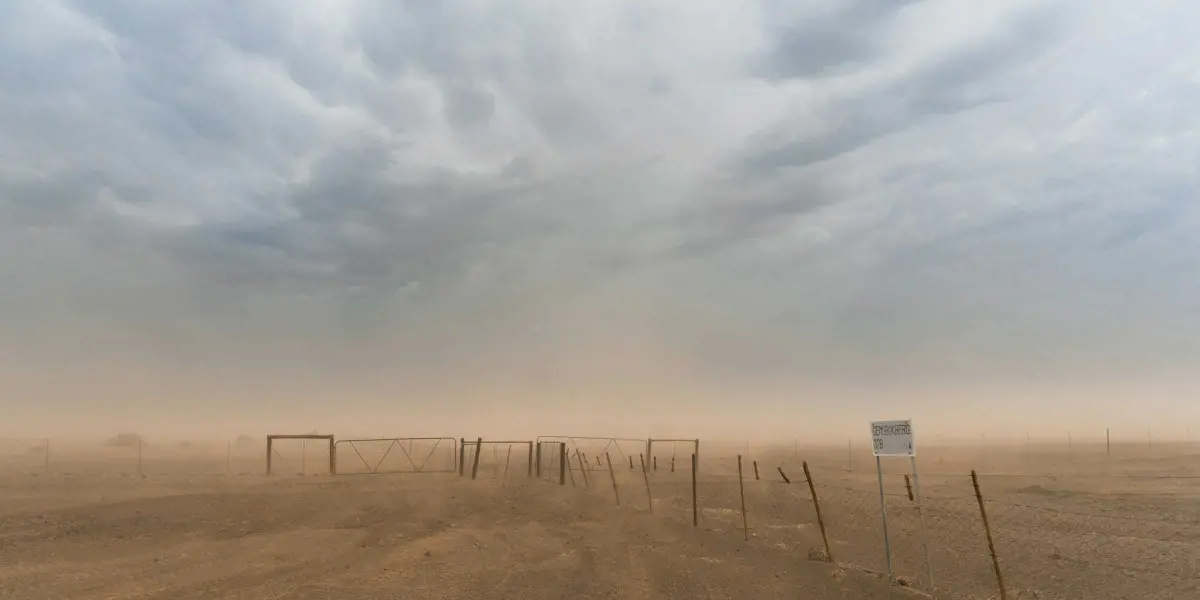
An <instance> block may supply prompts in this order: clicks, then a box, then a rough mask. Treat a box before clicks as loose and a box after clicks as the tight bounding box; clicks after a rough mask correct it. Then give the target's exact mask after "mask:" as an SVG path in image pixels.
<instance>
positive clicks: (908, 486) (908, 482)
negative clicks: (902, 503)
mask: <svg viewBox="0 0 1200 600" xmlns="http://www.w3.org/2000/svg"><path fill="white" fill-rule="evenodd" d="M904 489H906V490H908V501H909V502H912V501H913V491H912V479H910V478H909V476H908V475H905V476H904Z"/></svg>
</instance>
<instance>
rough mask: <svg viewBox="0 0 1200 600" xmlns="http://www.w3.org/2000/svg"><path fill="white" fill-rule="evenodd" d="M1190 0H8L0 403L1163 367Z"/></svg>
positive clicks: (1186, 126)
mask: <svg viewBox="0 0 1200 600" xmlns="http://www.w3.org/2000/svg"><path fill="white" fill-rule="evenodd" d="M1193 4H1194V3H1188V2H1169V1H1165V0H1164V1H1161V2H1151V3H1148V4H1144V5H1139V6H1138V7H1137V8H1136V9H1133V8H1131V7H1129V6H1125V5H1120V4H1114V3H1106V2H1082V1H1067V0H1063V1H1055V2H1022V1H1012V2H1001V3H988V4H986V5H976V4H970V3H963V2H952V1H946V0H911V1H905V2H881V1H876V0H853V1H836V2H835V1H821V0H814V1H808V2H779V1H776V0H762V1H761V2H740V3H739V2H709V1H702V2H668V1H662V2H644V1H643V2H586V1H582V2H569V3H551V4H550V5H546V4H544V3H536V2H488V1H464V2H417V1H413V2H383V1H380V2H371V1H362V2H304V3H296V2H285V1H270V0H269V1H263V2H253V3H187V2H172V3H162V2H145V1H141V0H120V1H111V0H104V1H101V0H46V1H40V2H32V1H29V2H25V1H17V2H9V3H4V4H3V5H2V6H0V283H2V285H3V289H4V293H3V294H0V335H3V339H4V342H2V343H0V360H3V363H4V366H3V367H0V371H2V372H4V373H7V375H8V377H9V381H11V382H14V383H12V384H11V385H12V386H13V387H12V389H11V390H9V393H6V394H4V397H5V398H6V400H3V401H0V406H5V403H7V409H8V412H9V413H10V414H17V415H19V416H21V418H15V419H14V420H13V421H12V422H13V423H15V424H14V425H13V427H43V426H46V425H45V424H46V423H49V422H51V421H50V419H51V417H49V416H47V415H48V414H50V413H51V412H53V411H55V410H59V411H61V410H66V409H68V408H69V407H75V406H84V405H87V401H85V400H81V399H80V398H79V396H80V393H79V392H80V389H86V388H89V387H91V388H98V389H106V390H110V392H111V394H110V396H109V397H108V398H109V399H108V400H105V402H108V404H107V406H110V407H115V408H112V410H113V411H115V413H114V414H115V415H116V416H114V417H113V422H114V423H122V422H124V421H122V420H123V419H126V420H127V419H129V418H132V417H130V415H131V414H134V413H135V412H138V413H139V414H154V410H160V411H165V410H167V409H165V408H162V407H163V406H167V407H169V408H170V411H167V412H170V414H177V413H178V412H179V411H184V412H185V413H186V412H187V411H188V410H198V409H197V408H196V406H198V403H200V402H201V400H200V397H201V396H203V397H205V398H207V399H208V400H205V401H207V402H216V403H218V404H221V403H224V404H222V406H224V407H225V408H227V409H229V410H233V407H235V406H239V405H242V404H243V403H245V402H249V400H247V398H249V397H250V396H248V395H246V394H250V392H245V393H243V390H248V389H252V390H257V391H256V392H254V393H253V394H251V395H253V396H254V397H255V398H258V400H256V401H257V402H263V403H267V404H269V405H270V406H282V405H287V404H289V403H292V404H295V405H298V406H301V407H302V408H301V409H298V410H300V412H301V413H303V414H305V415H308V416H306V417H304V418H309V416H312V415H314V414H316V412H315V411H317V410H318V409H317V407H318V406H319V403H317V402H316V401H315V400H313V398H312V396H311V395H309V396H305V395H304V394H300V393H298V392H297V391H296V389H293V388H291V387H288V386H287V385H284V384H283V383H280V382H290V383H289V385H290V384H294V385H295V387H296V388H297V389H306V390H319V392H314V393H315V394H317V395H320V394H325V395H334V394H336V395H338V396H341V397H345V398H346V399H345V403H346V406H348V407H349V408H348V410H367V407H377V406H378V405H379V402H381V400H380V399H381V398H390V397H401V396H402V397H410V398H411V397H417V396H420V397H438V398H441V399H442V400H440V401H439V402H441V403H442V405H444V406H451V407H453V406H467V405H470V406H475V407H478V406H481V405H482V406H488V407H492V408H489V410H498V409H496V408H495V407H507V408H511V409H512V410H513V411H518V412H519V411H537V410H539V409H540V408H541V407H545V406H548V405H561V403H562V402H568V403H570V402H578V404H577V405H575V408H574V409H573V410H576V411H577V414H578V415H580V417H579V418H580V419H585V418H595V416H594V415H592V416H588V415H590V414H591V413H589V412H588V410H589V409H588V408H587V403H588V402H590V401H593V400H600V399H605V398H607V399H612V398H620V400H619V401H617V402H618V403H620V402H625V403H628V405H629V406H637V405H638V404H639V402H642V401H644V399H645V398H651V397H657V398H663V399H664V400H663V402H664V406H667V405H670V406H673V407H674V408H672V409H671V410H679V409H678V406H679V402H682V400H680V398H685V397H687V398H693V399H694V402H696V403H698V404H697V405H698V406H706V407H708V410H721V409H720V408H719V407H720V406H722V405H721V404H720V403H721V402H722V401H723V400H722V399H724V398H728V397H729V396H730V395H731V394H736V395H739V396H742V397H743V400H744V401H745V402H747V403H749V404H750V405H751V406H757V407H759V408H761V409H762V410H767V409H768V408H770V407H777V406H779V405H780V404H781V403H784V404H786V403H787V402H788V401H787V400H786V399H787V398H792V397H795V398H800V397H807V398H810V399H811V402H815V403H817V404H820V405H822V406H824V405H826V404H828V402H827V401H826V400H820V399H822V398H823V399H828V398H831V397H836V396H837V395H838V394H845V397H854V398H858V399H859V400H856V401H855V402H852V403H850V405H849V406H850V408H848V409H847V410H848V411H850V413H851V414H854V415H856V416H855V418H857V415H858V414H859V413H856V412H854V411H859V412H860V413H862V414H866V413H869V412H871V411H872V410H874V408H875V406H876V404H875V402H876V401H874V400H871V399H870V397H872V396H875V395H879V394H884V393H895V394H898V395H901V396H905V397H914V398H916V397H931V398H932V397H938V398H945V397H953V396H956V395H961V394H964V393H967V392H966V391H965V390H970V389H972V386H975V387H976V388H994V389H1004V390H1007V392H1006V393H1010V392H1011V393H1012V394H1015V395H1016V396H1018V397H1021V398H1025V399H1030V398H1036V397H1038V396H1039V395H1040V394H1050V393H1052V394H1056V395H1058V396H1061V397H1063V398H1068V399H1071V398H1073V399H1075V400H1073V401H1078V402H1080V403H1086V402H1089V400H1088V398H1093V397H1095V394H1094V391H1095V389H1096V386H1097V384H1098V383H1100V385H1105V386H1110V388H1111V389H1117V388H1120V389H1124V388H1121V386H1128V387H1129V388H1131V389H1132V388H1135V387H1136V386H1137V385H1140V384H1141V383H1144V382H1153V383H1154V384H1155V385H1157V386H1159V387H1157V388H1155V389H1156V390H1159V391H1157V392H1155V393H1157V394H1159V396H1156V398H1159V399H1158V400H1156V401H1158V402H1162V403H1164V405H1170V403H1171V402H1172V401H1173V400H1171V398H1176V397H1178V396H1179V395H1181V394H1184V393H1187V391H1188V390H1196V389H1200V380H1197V379H1196V378H1195V375H1194V374H1189V373H1190V372H1191V371H1194V369H1191V367H1190V366H1189V365H1194V364H1195V360H1196V359H1197V358H1200V338H1197V336H1195V335H1194V333H1195V332H1196V331H1200V329H1198V327H1200V308H1198V307H1200V284H1197V283H1196V278H1195V277H1194V274H1195V273H1196V272H1197V269H1198V268H1200V242H1198V241H1197V237H1196V235H1195V232H1196V231H1200V204H1197V201H1196V200H1195V199H1194V198H1193V195H1194V194H1195V191H1196V189H1197V183H1198V182H1200V177H1198V173H1197V165H1200V150H1198V149H1200V137H1198V136H1197V131H1198V130H1200V129H1198V126H1200V123H1198V120H1200V116H1197V112H1196V111H1195V110H1193V109H1194V107H1195V106H1196V103H1197V101H1200V64H1198V63H1197V62H1196V60H1195V59H1194V57H1195V56H1197V55H1198V54H1197V52H1196V51H1197V50H1198V49H1200V48H1197V42H1196V41H1195V39H1196V36H1195V35H1194V33H1195V32H1194V31H1193V30H1194V29H1195V26H1194V25H1193V24H1194V23H1197V22H1200V20H1198V19H1197V17H1200V9H1198V8H1197V7H1195V6H1193ZM130 372H142V373H147V374H146V375H144V377H142V376H133V377H132V380H138V381H140V380H141V379H145V380H146V381H150V382H151V383H146V384H145V385H141V384H138V385H133V384H131V383H129V382H130V381H131V376H130V375H129V373H130ZM114 373H124V375H120V376H118V375H114ZM139 377H141V379H139ZM180 381H185V382H187V385H188V386H191V387H194V388H195V389H197V390H201V391H197V392H195V393H193V394H191V395H188V394H183V396H181V397H180V398H179V399H178V400H175V401H171V400H163V399H162V398H161V396H162V394H161V393H160V391H161V388H162V387H163V386H168V385H174V383H169V382H176V383H177V382H180ZM155 382H157V383H155ZM1160 388H1161V389H1160ZM264 390H268V391H264ZM885 390H890V391H888V392H885ZM987 395H988V394H983V393H981V394H980V397H981V398H983V397H984V396H987ZM115 396H120V397H121V398H122V399H121V400H119V401H118V400H113V399H112V397H115ZM514 397H520V398H521V399H520V400H513V398H514ZM356 398H358V399H357V400H356ZM572 398H574V399H576V400H570V399H572ZM564 399H566V400H564ZM667 399H671V400H669V401H668V400H667ZM614 401H616V400H614ZM1066 401H1071V400H1064V402H1066ZM1110 401H1111V404H1110V405H1109V407H1108V408H1105V409H1104V410H1105V411H1109V412H1108V413H1107V414H1124V413H1122V412H1121V411H1122V410H1125V409H1124V408H1122V407H1123V406H1125V404H1124V401H1123V400H1121V399H1120V398H1112V399H1110ZM980 402H981V403H983V404H980V405H979V406H981V407H982V406H986V402H990V401H989V400H983V399H981V400H980ZM555 403H558V404H555ZM672 403H674V404H672ZM88 406H92V407H95V406H96V405H88ZM914 406H916V407H917V408H915V409H914V410H913V411H912V412H915V413H918V414H920V412H921V411H922V410H926V411H930V413H931V414H932V412H933V411H934V410H935V407H936V406H938V405H937V404H936V403H932V404H921V403H917V404H916V405H914ZM1180 406H1182V404H1181V405H1180ZM135 407H136V408H137V411H135V410H134V408H135ZM147 407H157V408H151V409H147ZM43 409H44V410H43ZM97 410H99V409H97ZM147 410H149V411H150V412H149V413H147V412H146V411H147ZM663 410H667V409H663ZM980 410H983V409H982V408H981V409H980ZM305 411H307V412H305ZM164 414H165V413H164ZM313 418H315V417H313ZM930 418H933V417H930Z"/></svg>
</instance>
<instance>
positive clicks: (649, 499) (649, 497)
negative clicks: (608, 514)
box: [629, 454, 654, 514]
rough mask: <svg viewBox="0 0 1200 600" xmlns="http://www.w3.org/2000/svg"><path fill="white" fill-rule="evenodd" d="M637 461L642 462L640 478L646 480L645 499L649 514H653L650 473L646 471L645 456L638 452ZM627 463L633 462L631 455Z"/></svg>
mask: <svg viewBox="0 0 1200 600" xmlns="http://www.w3.org/2000/svg"><path fill="white" fill-rule="evenodd" d="M638 461H640V462H641V463H642V479H644V480H646V501H647V502H649V503H650V514H654V496H653V495H652V494H651V493H650V474H649V473H647V472H646V456H645V455H644V454H639V455H638ZM629 464H630V465H632V464H633V456H630V457H629Z"/></svg>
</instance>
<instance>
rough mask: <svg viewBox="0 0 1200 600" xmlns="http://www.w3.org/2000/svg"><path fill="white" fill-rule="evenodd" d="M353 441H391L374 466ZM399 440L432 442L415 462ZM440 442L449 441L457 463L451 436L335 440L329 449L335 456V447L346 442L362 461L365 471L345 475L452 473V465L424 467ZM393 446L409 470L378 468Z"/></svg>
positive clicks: (458, 459)
mask: <svg viewBox="0 0 1200 600" xmlns="http://www.w3.org/2000/svg"><path fill="white" fill-rule="evenodd" d="M355 442H391V444H388V447H387V450H385V451H384V452H383V456H381V457H379V461H378V462H376V463H375V466H374V467H372V466H371V464H370V463H368V462H367V459H366V458H364V457H363V455H362V452H359V451H358V446H356V445H355ZM400 442H434V444H433V447H432V448H430V449H429V452H428V453H427V454H426V455H425V458H424V459H422V460H421V463H420V464H417V462H416V461H414V460H413V456H412V454H411V453H409V451H408V450H406V449H405V448H404V444H402V443H400ZM442 442H449V446H450V450H451V452H453V453H454V463H455V464H457V463H458V462H459V461H460V460H461V459H460V457H459V454H458V445H457V444H455V443H454V442H455V440H454V438H452V437H395V438H361V439H353V440H337V442H335V443H333V444H332V445H331V449H332V450H331V451H332V452H334V454H335V456H336V452H337V447H338V446H340V445H342V444H348V445H349V446H350V448H351V449H352V450H354V453H355V454H357V455H358V459H359V460H360V461H362V464H363V466H364V467H366V468H367V472H366V473H344V474H345V475H378V474H381V473H453V472H454V470H455V469H454V467H450V468H447V469H429V470H426V469H425V466H426V465H427V464H429V459H430V458H431V457H433V453H434V452H437V449H438V448H439V447H441V446H442ZM394 448H400V451H401V452H403V453H404V456H405V458H407V459H408V464H409V465H411V466H412V470H411V471H380V470H379V467H380V466H382V465H383V461H384V460H385V459H387V457H388V455H389V454H391V452H392V449H394ZM331 464H333V465H334V466H335V470H334V474H337V471H336V465H337V462H336V461H332V463H331Z"/></svg>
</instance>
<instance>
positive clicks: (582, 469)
mask: <svg viewBox="0 0 1200 600" xmlns="http://www.w3.org/2000/svg"><path fill="white" fill-rule="evenodd" d="M575 459H576V460H578V461H579V472H580V473H583V488H584V489H588V488H590V487H592V486H591V484H589V483H588V474H587V465H586V464H585V463H584V462H583V455H582V454H580V453H579V450H575Z"/></svg>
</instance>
